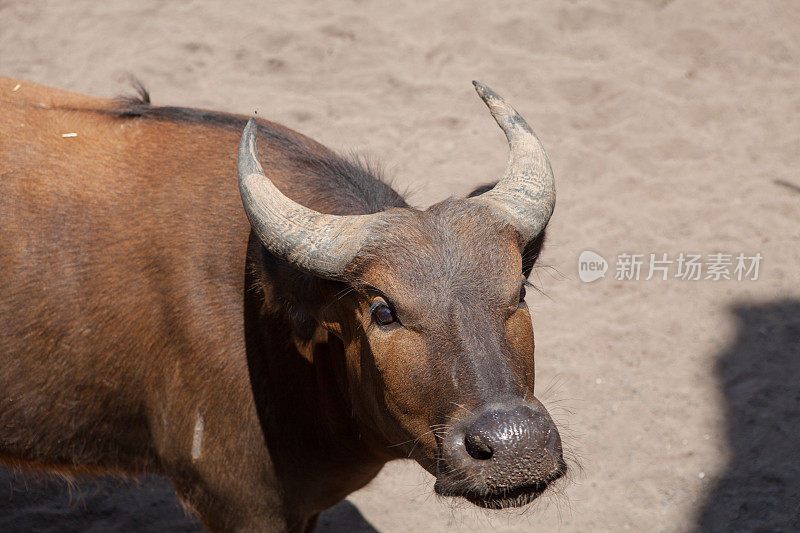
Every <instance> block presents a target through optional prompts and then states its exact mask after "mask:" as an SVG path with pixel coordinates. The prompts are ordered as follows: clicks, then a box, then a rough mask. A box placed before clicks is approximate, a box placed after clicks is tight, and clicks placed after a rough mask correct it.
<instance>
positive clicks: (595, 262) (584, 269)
mask: <svg viewBox="0 0 800 533" xmlns="http://www.w3.org/2000/svg"><path fill="white" fill-rule="evenodd" d="M607 271H608V261H606V260H605V258H604V257H603V256H602V255H600V254H598V253H595V252H593V251H591V250H584V251H582V252H581V255H580V256H578V276H579V277H580V278H581V281H583V282H586V283H591V282H593V281H597V280H598V279H600V278H603V277H605V275H606V272H607Z"/></svg>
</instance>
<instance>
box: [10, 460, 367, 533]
mask: <svg viewBox="0 0 800 533" xmlns="http://www.w3.org/2000/svg"><path fill="white" fill-rule="evenodd" d="M0 531H2V532H3V533H22V532H29V531H36V532H37V533H56V532H58V533H61V532H69V533H72V532H75V533H77V532H97V533H105V532H114V531H120V532H121V531H125V532H128V531H170V532H183V533H195V532H202V531H204V529H203V527H202V525H201V524H200V522H199V521H198V520H197V519H195V518H194V517H192V516H189V515H187V514H186V513H185V512H184V510H183V508H182V507H181V504H180V502H179V501H178V498H177V496H175V491H174V490H173V488H172V483H171V482H170V481H169V480H168V479H167V478H165V477H162V476H146V477H144V478H142V479H140V480H137V481H122V480H117V479H92V480H82V481H79V482H76V483H70V484H67V483H65V482H64V481H62V480H60V479H57V478H54V477H50V476H40V475H36V474H34V475H31V474H29V473H13V472H11V471H10V470H6V469H2V468H0ZM316 531H317V533H344V532H355V533H375V532H376V529H375V528H373V527H372V525H370V523H369V522H367V520H366V519H364V517H363V516H362V515H361V513H360V512H359V510H358V508H357V507H356V506H355V505H353V504H352V503H350V502H349V501H347V500H345V501H343V502H340V503H339V504H338V505H335V506H333V507H331V508H330V509H328V510H327V511H325V512H324V513H322V515H321V516H320V519H319V523H318V525H317V529H316Z"/></svg>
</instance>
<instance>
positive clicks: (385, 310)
mask: <svg viewBox="0 0 800 533" xmlns="http://www.w3.org/2000/svg"><path fill="white" fill-rule="evenodd" d="M372 316H373V317H375V322H377V323H378V324H380V325H381V326H388V325H389V324H392V323H393V322H396V321H397V317H396V316H394V311H392V309H391V307H389V306H388V305H386V304H381V303H379V304H376V305H375V306H374V307H373V309H372Z"/></svg>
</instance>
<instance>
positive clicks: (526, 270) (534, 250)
mask: <svg viewBox="0 0 800 533" xmlns="http://www.w3.org/2000/svg"><path fill="white" fill-rule="evenodd" d="M546 237H547V228H545V229H543V230H542V231H541V232H539V235H537V236H536V238H534V239H533V240H532V241H531V242H529V243H528V244H526V245H525V250H524V251H523V252H522V273H523V274H524V275H525V278H526V279H527V277H528V276H530V275H531V270H533V265H535V264H536V260H537V259H539V254H540V253H542V247H543V246H544V240H545V238H546Z"/></svg>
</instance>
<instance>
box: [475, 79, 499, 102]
mask: <svg viewBox="0 0 800 533" xmlns="http://www.w3.org/2000/svg"><path fill="white" fill-rule="evenodd" d="M472 85H473V86H475V90H476V91H477V92H478V95H479V96H480V97H481V98H483V99H484V100H486V98H496V99H498V100H502V98H500V96H499V95H498V94H497V93H496V92H494V91H493V90H492V89H491V88H490V87H489V86H488V85H486V84H484V83H481V82H479V81H478V80H472Z"/></svg>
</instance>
